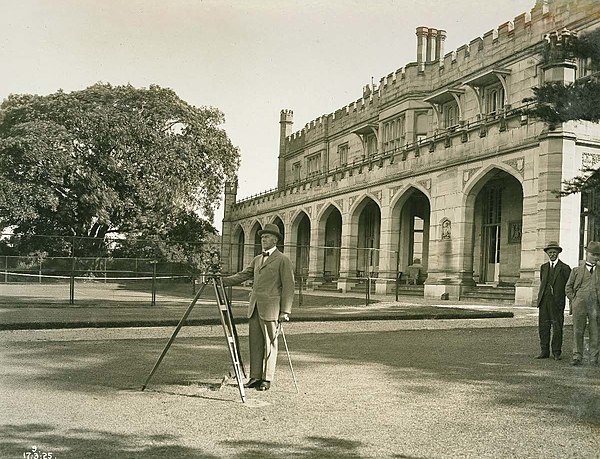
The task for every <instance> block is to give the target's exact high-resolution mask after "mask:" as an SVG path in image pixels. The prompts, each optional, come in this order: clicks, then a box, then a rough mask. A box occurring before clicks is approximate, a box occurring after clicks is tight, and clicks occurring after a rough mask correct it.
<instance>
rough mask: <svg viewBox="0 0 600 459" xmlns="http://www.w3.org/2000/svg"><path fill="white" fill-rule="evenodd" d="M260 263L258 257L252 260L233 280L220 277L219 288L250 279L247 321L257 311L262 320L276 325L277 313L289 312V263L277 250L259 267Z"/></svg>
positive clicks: (291, 298)
mask: <svg viewBox="0 0 600 459" xmlns="http://www.w3.org/2000/svg"><path fill="white" fill-rule="evenodd" d="M261 262H262V255H258V256H256V257H254V258H253V259H252V262H251V263H250V265H249V266H248V267H247V268H246V269H244V270H243V271H240V272H239V273H237V274H234V275H233V276H228V277H224V278H223V284H224V285H238V284H241V283H242V282H245V281H247V280H250V279H254V284H253V285H252V293H251V294H250V304H249V305H248V318H250V317H251V316H252V313H253V312H254V308H255V307H257V308H258V315H259V316H260V318H261V319H262V320H269V321H276V320H277V319H278V317H279V313H287V314H289V313H291V312H292V302H293V301H294V288H295V284H294V270H293V268H292V262H291V261H290V259H289V258H288V257H287V256H286V255H284V254H283V253H281V252H280V251H279V250H275V251H274V252H273V253H272V254H271V255H269V257H268V258H267V259H266V260H265V262H264V263H262V265H261Z"/></svg>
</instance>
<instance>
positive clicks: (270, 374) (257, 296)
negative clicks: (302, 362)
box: [223, 223, 294, 391]
mask: <svg viewBox="0 0 600 459" xmlns="http://www.w3.org/2000/svg"><path fill="white" fill-rule="evenodd" d="M258 235H259V236H260V242H261V245H262V249H263V252H262V253H261V254H260V255H258V256H256V257H254V258H253V259H252V262H251V263H250V265H249V266H248V267H247V268H246V269H244V270H243V271H240V272H239V273H237V274H234V275H233V276H229V277H224V278H223V284H224V285H238V284H241V283H242V282H245V281H247V280H250V279H254V283H253V285H252V293H251V295H250V303H249V305H248V319H249V320H248V328H249V332H248V333H249V340H250V379H249V380H248V382H247V383H246V384H245V385H244V386H245V387H254V388H256V389H257V390H261V391H264V390H268V389H269V388H270V387H271V381H273V378H274V376H275V364H276V363H277V329H278V325H279V323H280V322H283V321H287V320H289V314H290V313H291V311H292V302H293V301H294V271H293V268H292V263H291V261H290V259H289V258H288V257H287V256H286V255H284V254H283V253H281V252H280V251H279V250H277V247H276V246H275V244H277V242H278V240H279V239H281V233H280V232H279V228H278V227H277V225H274V224H271V223H270V224H267V225H265V228H264V229H263V230H261V231H259V232H258Z"/></svg>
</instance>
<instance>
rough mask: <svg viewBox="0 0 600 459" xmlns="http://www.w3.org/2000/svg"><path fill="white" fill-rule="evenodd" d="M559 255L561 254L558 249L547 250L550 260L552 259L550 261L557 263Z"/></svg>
mask: <svg viewBox="0 0 600 459" xmlns="http://www.w3.org/2000/svg"><path fill="white" fill-rule="evenodd" d="M559 253H560V252H559V251H558V250H557V249H548V250H546V255H548V258H550V261H556V259H557V258H558V254H559Z"/></svg>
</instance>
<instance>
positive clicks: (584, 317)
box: [565, 241, 600, 365]
mask: <svg viewBox="0 0 600 459" xmlns="http://www.w3.org/2000/svg"><path fill="white" fill-rule="evenodd" d="M598 260H600V242H596V241H591V242H590V243H589V244H588V246H587V247H586V255H585V261H583V262H581V263H580V264H579V266H578V267H576V268H573V270H572V271H571V275H570V276H569V280H568V281H567V285H566V289H565V290H566V293H567V297H568V298H569V301H570V304H571V307H570V311H569V313H571V314H573V361H572V362H571V364H572V365H581V364H582V363H583V350H584V349H583V338H584V334H585V329H586V327H587V328H588V330H589V337H590V362H591V363H595V364H596V365H597V364H598V304H599V303H598V301H599V298H600V285H599V284H600V278H599V277H598V273H597V272H596V270H597V263H598Z"/></svg>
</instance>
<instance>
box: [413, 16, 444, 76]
mask: <svg viewBox="0 0 600 459" xmlns="http://www.w3.org/2000/svg"><path fill="white" fill-rule="evenodd" d="M416 34H417V64H419V70H421V71H423V70H425V63H427V62H435V61H439V62H443V59H444V41H445V40H446V31H445V30H441V29H439V30H438V29H434V28H430V27H424V26H421V27H417V32H416Z"/></svg>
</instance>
